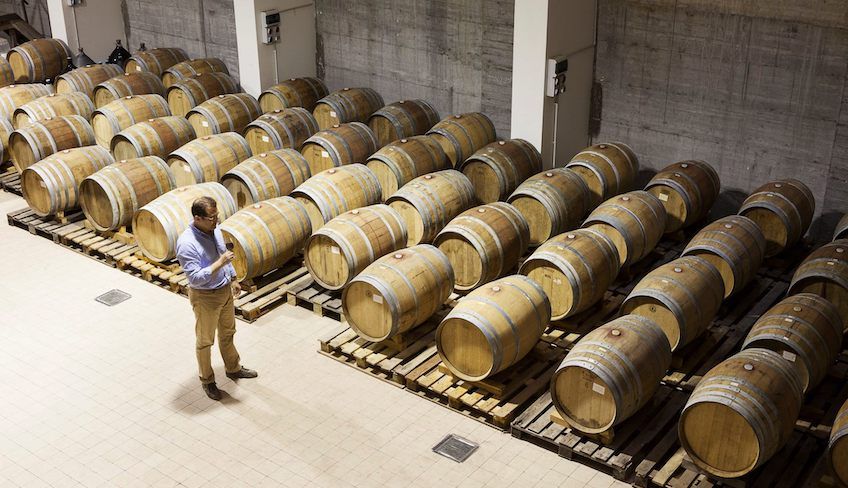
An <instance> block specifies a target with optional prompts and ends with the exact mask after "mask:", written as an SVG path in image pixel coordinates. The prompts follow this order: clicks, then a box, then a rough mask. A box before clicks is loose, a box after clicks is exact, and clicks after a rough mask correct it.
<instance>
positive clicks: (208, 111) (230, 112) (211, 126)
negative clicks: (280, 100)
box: [186, 93, 262, 137]
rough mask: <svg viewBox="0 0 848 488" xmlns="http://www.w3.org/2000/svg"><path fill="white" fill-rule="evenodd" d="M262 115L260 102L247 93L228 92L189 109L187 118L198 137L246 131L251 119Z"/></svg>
mask: <svg viewBox="0 0 848 488" xmlns="http://www.w3.org/2000/svg"><path fill="white" fill-rule="evenodd" d="M260 115H262V110H261V109H260V108H259V102H257V101H256V99H255V98H253V97H252V96H250V95H248V94H247V93H228V94H225V95H218V96H217V97H215V98H210V99H209V100H206V101H205V102H203V103H201V104H200V105H198V106H196V107H194V108H193V109H191V110H189V112H188V114H187V115H186V118H187V119H188V121H189V123H191V126H192V127H194V132H195V133H196V134H197V137H204V136H211V135H212V134H222V133H224V132H238V133H239V134H241V133H242V132H244V128H245V127H247V124H249V123H250V122H251V121H253V120H255V119H256V118H257V117H259V116H260Z"/></svg>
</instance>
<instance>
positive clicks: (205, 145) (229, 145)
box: [168, 132, 252, 186]
mask: <svg viewBox="0 0 848 488" xmlns="http://www.w3.org/2000/svg"><path fill="white" fill-rule="evenodd" d="M251 155H252V153H251V152H250V146H248V145H247V141H246V140H245V139H244V137H242V136H241V135H240V134H238V133H235V132H225V133H223V134H215V135H211V136H206V137H201V138H200V139H195V140H193V141H190V142H189V143H188V144H185V145H183V146H182V147H180V148H179V149H177V150H176V151H174V152H172V153H171V154H170V155H169V156H168V165H169V166H171V171H172V172H173V173H174V180H175V181H176V182H177V186H186V185H193V184H195V183H204V182H210V181H220V180H221V177H223V176H224V174H225V173H227V172H228V171H230V170H231V169H233V168H235V167H236V165H237V164H239V163H240V162H242V161H244V160H245V159H247V158H249V157H250V156H251Z"/></svg>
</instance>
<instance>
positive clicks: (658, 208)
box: [583, 190, 666, 266]
mask: <svg viewBox="0 0 848 488" xmlns="http://www.w3.org/2000/svg"><path fill="white" fill-rule="evenodd" d="M665 221H666V215H665V208H664V207H663V206H662V202H660V201H659V200H658V199H657V197H655V196H653V195H651V194H650V193H648V192H646V191H642V190H637V191H631V192H629V193H625V194H623V195H618V196H615V197H612V198H610V199H609V200H607V201H605V202H604V203H602V204H601V205H600V206H599V207H598V208H596V209H595V210H594V211H592V213H590V214H589V216H588V217H586V220H585V221H584V222H583V227H590V226H591V227H594V228H595V229H597V230H598V231H599V232H602V233H604V234H606V235H607V236H608V237H609V238H610V239H612V242H613V243H615V247H616V248H617V249H618V256H619V260H620V261H621V265H622V266H625V265H631V264H633V263H635V262H637V261H639V260H640V259H642V258H644V257H645V256H647V255H648V254H649V253H650V252H651V251H652V250H653V249H654V247H655V246H656V245H657V243H658V242H659V241H660V238H662V235H663V232H664V231H665Z"/></svg>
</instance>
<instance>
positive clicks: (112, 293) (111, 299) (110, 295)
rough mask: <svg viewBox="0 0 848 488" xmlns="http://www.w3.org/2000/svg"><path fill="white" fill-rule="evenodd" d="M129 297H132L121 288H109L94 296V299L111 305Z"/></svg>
mask: <svg viewBox="0 0 848 488" xmlns="http://www.w3.org/2000/svg"><path fill="white" fill-rule="evenodd" d="M130 298H132V295H130V294H129V293H127V292H124V291H121V290H109V291H107V292H106V293H104V294H102V295H100V296H99V297H97V298H95V300H96V301H98V302H100V303H102V304H104V305H108V306H110V307H111V306H112V305H117V304H119V303H121V302H123V301H125V300H129V299H130Z"/></svg>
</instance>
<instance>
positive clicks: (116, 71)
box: [56, 64, 124, 100]
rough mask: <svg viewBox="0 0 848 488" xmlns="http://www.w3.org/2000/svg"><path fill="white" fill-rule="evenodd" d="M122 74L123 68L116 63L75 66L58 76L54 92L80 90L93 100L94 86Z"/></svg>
mask: <svg viewBox="0 0 848 488" xmlns="http://www.w3.org/2000/svg"><path fill="white" fill-rule="evenodd" d="M122 74H124V70H123V68H121V67H120V66H118V65H117V64H93V65H90V66H84V67H82V68H77V69H75V70H73V71H70V72H68V73H64V74H61V75H59V76H58V78H57V79H56V93H72V92H81V93H85V96H87V97H88V98H89V99H91V100H93V99H94V87H95V86H97V85H99V84H100V83H103V82H105V81H107V80H109V79H110V78H114V77H116V76H119V75H122Z"/></svg>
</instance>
